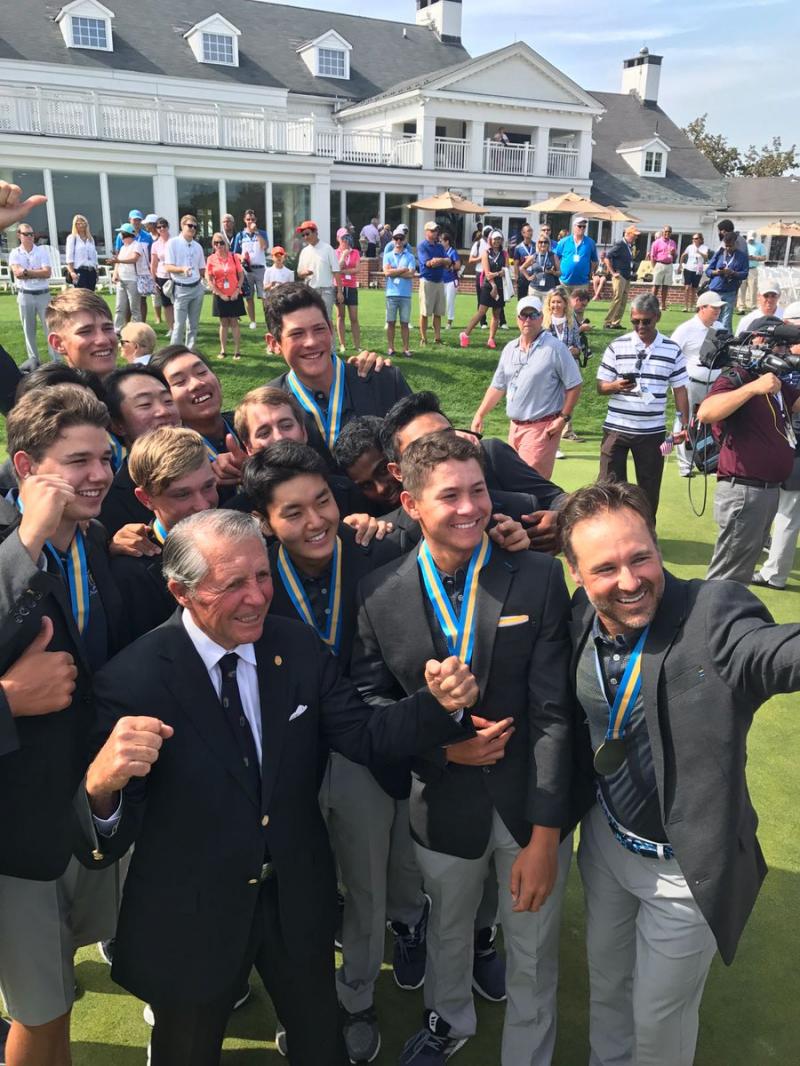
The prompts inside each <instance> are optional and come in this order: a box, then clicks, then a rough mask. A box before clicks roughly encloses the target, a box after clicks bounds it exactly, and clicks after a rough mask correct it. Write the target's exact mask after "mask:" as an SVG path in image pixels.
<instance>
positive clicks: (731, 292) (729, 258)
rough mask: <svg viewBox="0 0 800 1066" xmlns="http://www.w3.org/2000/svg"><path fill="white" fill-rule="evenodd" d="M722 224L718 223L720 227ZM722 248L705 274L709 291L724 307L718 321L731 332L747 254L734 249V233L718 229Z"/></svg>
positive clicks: (732, 230)
mask: <svg viewBox="0 0 800 1066" xmlns="http://www.w3.org/2000/svg"><path fill="white" fill-rule="evenodd" d="M721 226H722V223H720V227H721ZM720 235H721V237H722V247H721V248H720V249H719V251H717V252H715V253H714V255H713V256H712V257H711V261H710V262H709V264H708V266H707V267H706V269H705V273H706V274H707V275H708V277H710V278H711V281H710V283H709V286H708V287H709V289H710V290H711V292H716V293H719V297H720V299H721V300H722V302H723V304H724V307H723V308H722V311H721V312H720V316H719V320H720V322H721V323H722V326H723V328H724V329H727V330H728V331H729V332H732V330H733V309H734V307H735V306H736V294H737V292H738V291H739V286H740V285H741V284H742V282H743V281H745V279H746V278H747V274H748V270H749V268H748V265H747V253H746V252H742V251H740V250H739V249H738V248H737V247H736V231H735V230H734V229H733V228H731V229H729V230H723V229H720Z"/></svg>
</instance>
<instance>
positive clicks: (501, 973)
mask: <svg viewBox="0 0 800 1066" xmlns="http://www.w3.org/2000/svg"><path fill="white" fill-rule="evenodd" d="M496 936H497V926H496V925H493V926H489V927H488V928H486V929H479V930H478V932H477V933H476V934H475V957H474V959H473V962H472V987H473V988H474V989H475V991H476V992H477V993H478V995H479V996H482V997H483V999H488V1000H489V1002H490V1003H502V1002H503V1001H504V1000H505V998H506V964H505V960H504V959H503V958H502V957H501V956H500V955H498V954H497V949H496V948H495V946H494V940H495V937H496Z"/></svg>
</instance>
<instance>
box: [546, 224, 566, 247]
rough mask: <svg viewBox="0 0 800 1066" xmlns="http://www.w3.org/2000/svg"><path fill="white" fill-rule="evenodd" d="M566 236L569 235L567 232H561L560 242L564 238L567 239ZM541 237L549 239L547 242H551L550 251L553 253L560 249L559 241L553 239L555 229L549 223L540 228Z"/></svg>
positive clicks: (559, 235)
mask: <svg viewBox="0 0 800 1066" xmlns="http://www.w3.org/2000/svg"><path fill="white" fill-rule="evenodd" d="M566 235H567V233H566V230H561V231H560V232H559V234H558V238H559V240H561V239H562V238H564V237H566ZM539 237H546V238H547V240H548V241H549V242H550V251H551V252H554V251H555V250H556V248H557V247H558V241H556V240H554V239H553V227H552V226H551V225H550V223H549V222H544V223H543V224H542V225H541V226H540V227H539Z"/></svg>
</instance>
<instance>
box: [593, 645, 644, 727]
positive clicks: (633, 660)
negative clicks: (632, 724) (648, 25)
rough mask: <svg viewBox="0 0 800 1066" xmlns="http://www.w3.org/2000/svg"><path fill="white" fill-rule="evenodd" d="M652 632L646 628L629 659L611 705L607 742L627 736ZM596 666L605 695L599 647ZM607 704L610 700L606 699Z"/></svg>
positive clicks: (595, 655) (595, 651)
mask: <svg viewBox="0 0 800 1066" xmlns="http://www.w3.org/2000/svg"><path fill="white" fill-rule="evenodd" d="M649 632H650V626H649V625H648V626H645V628H644V631H643V633H642V635H641V636H640V637H639V639H638V640H637V642H636V647H635V648H634V649H633V651H632V652H631V656H630V658H629V659H628V665H627V667H626V668H625V673H624V674H623V675H622V681H621V682H620V684H619V685H618V686H617V694H616V696H615V697H614V705H613V706H611V704H609V708H608V709H609V712H610V713H609V718H608V729H607V730H606V740H607V741H608V740H621V739H622V737H623V736H624V735H625V729H626V727H627V725H628V722H629V721H630V717H631V715H632V714H633V708H634V706H635V704H636V700H637V697H638V695H639V690H640V689H641V687H642V651H643V650H644V643H645V641H646V640H647V634H648V633H649ZM594 664H595V668H596V670H597V680H598V682H599V684H600V691H601V692H602V693H603V695H605V691H606V687H605V681H604V679H603V668H602V667H601V665H600V656H599V654H598V652H597V647H595V649H594ZM606 702H608V699H607V698H606Z"/></svg>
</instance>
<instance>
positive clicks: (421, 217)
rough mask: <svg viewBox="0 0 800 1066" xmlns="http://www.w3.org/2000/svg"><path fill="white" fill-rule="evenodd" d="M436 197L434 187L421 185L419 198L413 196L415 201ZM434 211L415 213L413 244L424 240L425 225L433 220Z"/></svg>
mask: <svg viewBox="0 0 800 1066" xmlns="http://www.w3.org/2000/svg"><path fill="white" fill-rule="evenodd" d="M435 195H436V186H435V185H423V186H422V188H421V189H420V192H419V196H415V197H414V199H415V200H426V199H427V198H428V197H429V196H435ZM435 215H436V212H435V211H422V210H418V211H417V232H416V240H415V243H416V244H419V242H420V241H421V240H424V239H425V229H424V226H425V223H426V222H433V221H434V220H435Z"/></svg>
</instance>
